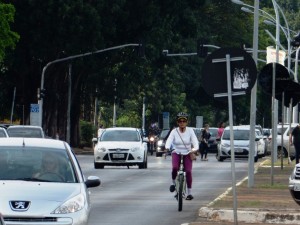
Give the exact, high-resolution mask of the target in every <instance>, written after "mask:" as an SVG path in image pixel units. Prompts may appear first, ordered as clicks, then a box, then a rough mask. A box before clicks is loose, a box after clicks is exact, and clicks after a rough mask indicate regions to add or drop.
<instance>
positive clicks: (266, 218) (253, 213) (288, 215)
mask: <svg viewBox="0 0 300 225" xmlns="http://www.w3.org/2000/svg"><path fill="white" fill-rule="evenodd" d="M199 216H200V217H203V218H206V219H207V220H208V221H226V222H234V218H233V217H234V216H233V210H230V209H210V208H207V207H202V208H200V209H199ZM237 217H238V220H239V222H245V223H270V224H299V219H300V213H297V212H295V211H294V210H289V209H286V210H281V212H280V213H276V212H272V211H268V210H261V209H257V210H254V209H249V210H247V209H245V210H237Z"/></svg>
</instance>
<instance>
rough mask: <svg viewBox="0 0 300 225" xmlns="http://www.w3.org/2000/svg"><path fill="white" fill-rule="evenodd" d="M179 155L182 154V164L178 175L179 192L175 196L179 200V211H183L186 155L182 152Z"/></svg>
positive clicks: (176, 186) (177, 186)
mask: <svg viewBox="0 0 300 225" xmlns="http://www.w3.org/2000/svg"><path fill="white" fill-rule="evenodd" d="M179 155H180V165H179V170H178V172H177V176H176V185H175V190H176V192H177V194H176V196H175V197H176V199H177V201H178V211H182V199H183V198H184V196H185V193H186V174H185V170H184V164H183V157H184V155H183V154H182V153H180V154H179Z"/></svg>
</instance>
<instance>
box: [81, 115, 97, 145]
mask: <svg viewBox="0 0 300 225" xmlns="http://www.w3.org/2000/svg"><path fill="white" fill-rule="evenodd" d="M94 133H95V127H94V125H93V124H92V123H90V122H86V121H83V120H81V121H80V143H81V146H82V147H91V146H92V138H93V134H94Z"/></svg>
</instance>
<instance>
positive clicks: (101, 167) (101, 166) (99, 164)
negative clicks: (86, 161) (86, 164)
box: [94, 162, 104, 169]
mask: <svg viewBox="0 0 300 225" xmlns="http://www.w3.org/2000/svg"><path fill="white" fill-rule="evenodd" d="M94 168H95V169H103V168H104V165H103V164H102V163H96V162H94Z"/></svg>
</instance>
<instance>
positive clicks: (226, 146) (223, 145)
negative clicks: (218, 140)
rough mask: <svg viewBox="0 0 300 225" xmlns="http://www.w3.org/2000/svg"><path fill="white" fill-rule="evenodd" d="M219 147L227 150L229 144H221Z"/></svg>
mask: <svg viewBox="0 0 300 225" xmlns="http://www.w3.org/2000/svg"><path fill="white" fill-rule="evenodd" d="M221 146H222V147H224V148H228V147H230V144H221Z"/></svg>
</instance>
